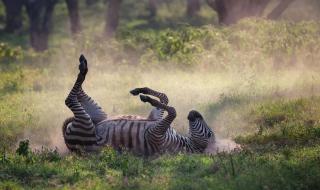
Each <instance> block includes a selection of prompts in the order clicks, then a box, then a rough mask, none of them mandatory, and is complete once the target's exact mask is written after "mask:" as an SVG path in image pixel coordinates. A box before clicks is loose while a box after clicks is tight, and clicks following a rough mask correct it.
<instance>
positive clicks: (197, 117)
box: [188, 110, 203, 122]
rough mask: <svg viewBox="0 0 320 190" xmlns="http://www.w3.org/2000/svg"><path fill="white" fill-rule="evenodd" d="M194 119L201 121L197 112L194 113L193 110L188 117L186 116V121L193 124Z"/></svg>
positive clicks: (200, 116)
mask: <svg viewBox="0 0 320 190" xmlns="http://www.w3.org/2000/svg"><path fill="white" fill-rule="evenodd" d="M196 119H203V118H202V115H201V114H200V113H199V112H197V111H195V110H192V111H190V112H189V115H188V120H189V121H191V122H193V121H195V120H196Z"/></svg>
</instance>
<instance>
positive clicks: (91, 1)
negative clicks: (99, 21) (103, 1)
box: [86, 0, 97, 7]
mask: <svg viewBox="0 0 320 190" xmlns="http://www.w3.org/2000/svg"><path fill="white" fill-rule="evenodd" d="M95 3H97V0H86V5H87V6H88V7H91V6H92V5H94V4H95Z"/></svg>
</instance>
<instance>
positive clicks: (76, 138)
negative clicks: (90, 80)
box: [64, 55, 96, 150]
mask: <svg viewBox="0 0 320 190" xmlns="http://www.w3.org/2000/svg"><path fill="white" fill-rule="evenodd" d="M79 61H80V65H79V70H80V72H79V74H78V77H77V80H76V82H75V84H74V86H73V88H72V90H71V91H70V93H69V95H68V97H67V98H66V100H65V104H66V105H67V106H68V108H69V109H70V110H71V111H72V112H73V115H74V118H73V120H72V123H71V125H68V127H67V129H66V131H65V134H64V137H65V142H66V144H67V146H68V148H69V149H77V147H78V146H83V147H84V148H85V149H87V150H90V147H92V146H95V145H96V135H95V125H94V124H93V122H92V120H91V117H90V115H89V114H88V113H87V112H86V110H85V109H84V107H83V106H82V105H81V103H80V102H79V100H78V98H77V96H78V94H79V91H80V89H81V86H82V83H83V82H84V80H85V77H86V74H87V72H88V67H87V61H86V59H85V58H84V56H83V55H81V56H80V58H79Z"/></svg>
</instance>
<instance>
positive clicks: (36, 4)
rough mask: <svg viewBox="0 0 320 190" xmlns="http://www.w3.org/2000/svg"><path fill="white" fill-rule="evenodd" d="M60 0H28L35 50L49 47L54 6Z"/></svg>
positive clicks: (31, 38) (31, 37)
mask: <svg viewBox="0 0 320 190" xmlns="http://www.w3.org/2000/svg"><path fill="white" fill-rule="evenodd" d="M57 1H58V0H45V1H43V0H26V8H27V14H28V17H29V22H30V43H31V46H32V47H33V49H34V50H36V51H44V50H46V49H48V40H49V33H50V29H51V20H52V14H53V10H54V6H55V4H56V3H57Z"/></svg>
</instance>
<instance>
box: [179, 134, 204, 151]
mask: <svg viewBox="0 0 320 190" xmlns="http://www.w3.org/2000/svg"><path fill="white" fill-rule="evenodd" d="M175 138H176V139H177V141H176V142H175V143H176V147H177V148H176V152H187V153H202V152H203V151H204V150H205V148H206V147H207V145H206V146H204V145H202V144H200V143H199V142H197V140H195V139H194V138H192V137H191V136H184V135H181V134H175Z"/></svg>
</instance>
